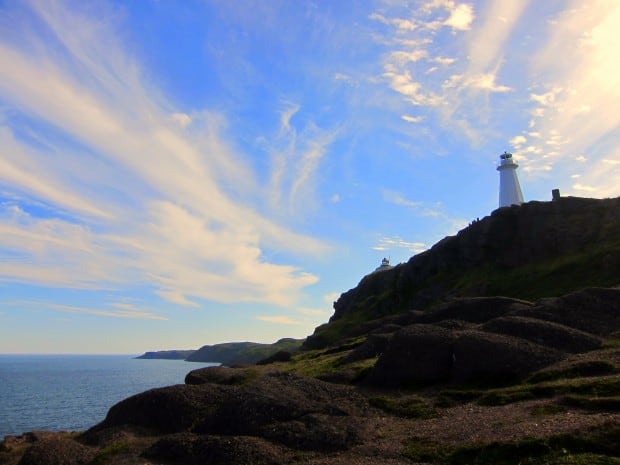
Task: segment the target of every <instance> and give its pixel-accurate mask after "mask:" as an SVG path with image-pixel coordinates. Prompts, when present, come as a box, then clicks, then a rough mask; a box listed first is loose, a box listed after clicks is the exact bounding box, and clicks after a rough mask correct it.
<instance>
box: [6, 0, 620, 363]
mask: <svg viewBox="0 0 620 465" xmlns="http://www.w3.org/2000/svg"><path fill="white" fill-rule="evenodd" d="M618 108H620V2H618V1H617V0H547V1H544V2H541V1H537V0H510V1H508V0H496V1H492V0H488V1H487V0H473V1H460V0H420V1H401V0H342V1H340V0H339V1H335V0H333V1H332V0H314V1H306V0H299V1H287V0H237V1H234V2H230V1H223V0H186V1H182V2H179V1H168V0H124V1H120V0H119V1H113V0H109V1H108V0H86V1H84V0H80V1H78V0H75V1H71V0H67V1H61V0H40V1H38V0H0V353H128V354H130V353H131V354H133V353H136V354H139V353H142V352H145V351H152V350H166V349H196V348H199V347H200V346H202V345H205V344H215V343H220V342H228V341H255V342H273V341H275V340H277V339H279V338H282V337H296V338H302V337H305V336H307V335H308V334H311V333H312V331H313V329H314V328H315V327H316V326H317V325H319V324H322V323H324V322H326V321H327V320H328V319H329V317H330V316H331V315H332V314H333V308H332V303H333V302H334V301H335V300H336V299H337V298H338V296H339V295H340V294H341V293H342V292H345V291H347V290H348V289H350V288H353V287H355V286H356V285H357V283H358V282H359V281H360V279H362V278H363V277H364V275H366V274H367V273H369V272H371V271H373V270H374V269H375V268H376V267H377V266H378V265H379V264H380V262H381V259H382V258H383V257H387V258H389V259H390V260H391V263H392V264H397V263H400V262H405V261H407V260H408V259H409V258H410V257H411V256H413V255H415V254H417V253H420V252H422V251H424V250H426V249H428V248H430V247H431V246H432V245H433V244H434V243H435V242H437V241H438V240H440V239H441V238H443V237H445V236H447V235H454V234H456V233H457V232H458V231H459V230H460V229H462V228H464V227H466V226H467V225H468V224H469V223H470V222H471V221H472V220H474V219H476V218H483V217H484V216H486V215H489V214H490V213H491V212H492V211H493V210H494V209H496V208H497V206H498V188H499V175H498V172H497V171H496V167H497V163H498V160H499V154H501V153H503V152H504V151H509V152H511V153H513V154H514V158H515V160H516V161H517V163H518V164H519V168H518V171H517V173H518V176H519V179H520V183H521V187H522V190H523V194H524V197H525V200H526V201H530V200H541V201H548V200H550V199H551V190H552V189H554V188H558V189H560V191H561V193H562V195H575V196H582V197H596V198H604V197H615V196H618V195H620V182H619V181H620V111H618Z"/></svg>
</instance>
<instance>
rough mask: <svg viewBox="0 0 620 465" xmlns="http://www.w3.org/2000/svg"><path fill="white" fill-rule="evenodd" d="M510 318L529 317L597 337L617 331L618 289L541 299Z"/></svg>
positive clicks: (619, 316) (619, 312)
mask: <svg viewBox="0 0 620 465" xmlns="http://www.w3.org/2000/svg"><path fill="white" fill-rule="evenodd" d="M513 314H514V315H521V316H532V317H534V318H540V319H545V320H549V321H553V322H555V323H560V324H563V325H565V326H570V327H572V328H575V329H578V330H580V331H585V332H588V333H593V334H597V335H601V336H605V335H609V334H611V333H613V332H614V331H619V330H620V289H614V288H589V289H583V290H581V291H577V292H573V293H571V294H567V295H565V296H562V297H554V298H548V299H541V300H540V301H539V302H537V303H536V306H534V307H531V308H522V309H518V310H517V311H515V312H514V313H513Z"/></svg>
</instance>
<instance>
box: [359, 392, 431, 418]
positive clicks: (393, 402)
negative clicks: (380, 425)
mask: <svg viewBox="0 0 620 465" xmlns="http://www.w3.org/2000/svg"><path fill="white" fill-rule="evenodd" d="M368 402H369V403H370V405H372V406H373V407H377V408H379V409H381V410H383V411H384V412H388V413H392V414H394V415H397V416H399V417H404V418H416V419H427V418H433V417H435V416H437V411H436V410H435V409H434V408H433V407H432V406H431V405H429V403H428V402H427V401H426V400H424V399H422V398H420V397H418V396H413V395H411V396H404V397H388V396H376V397H371V398H370V399H368Z"/></svg>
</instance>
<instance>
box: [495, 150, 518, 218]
mask: <svg viewBox="0 0 620 465" xmlns="http://www.w3.org/2000/svg"><path fill="white" fill-rule="evenodd" d="M518 167H519V165H517V164H516V163H515V161H514V160H513V158H512V154H511V153H507V152H504V153H502V154H501V155H500V156H499V166H498V167H497V171H499V206H500V208H501V207H509V206H511V205H521V204H522V203H523V193H522V192H521V186H520V185H519V179H518V178H517V168H518Z"/></svg>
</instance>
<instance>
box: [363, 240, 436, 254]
mask: <svg viewBox="0 0 620 465" xmlns="http://www.w3.org/2000/svg"><path fill="white" fill-rule="evenodd" d="M427 248H428V246H427V245H426V244H424V243H423V242H411V241H406V240H404V239H403V238H401V237H399V236H394V237H388V236H384V237H380V238H379V240H378V242H377V244H376V245H374V246H373V247H372V249H373V250H378V251H382V252H383V251H389V250H392V249H406V250H407V251H409V252H411V253H414V254H416V253H420V252H423V251H425V250H426V249H427Z"/></svg>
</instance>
